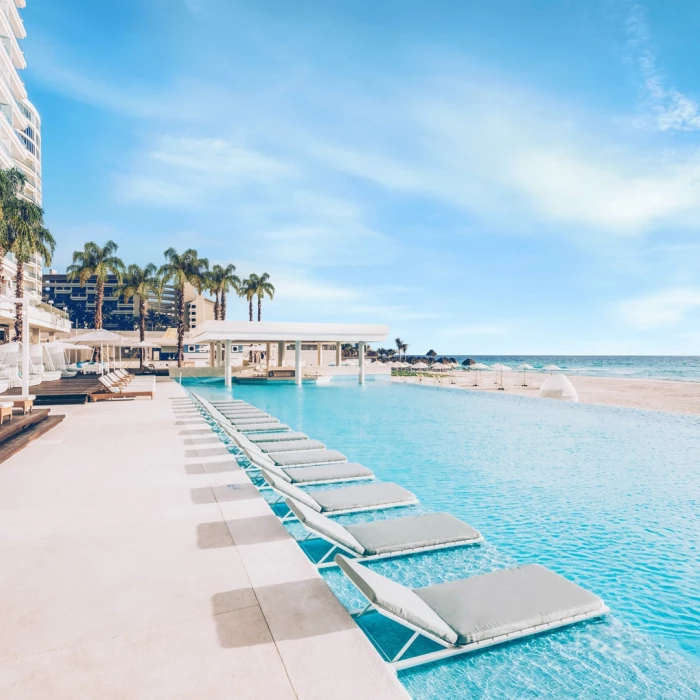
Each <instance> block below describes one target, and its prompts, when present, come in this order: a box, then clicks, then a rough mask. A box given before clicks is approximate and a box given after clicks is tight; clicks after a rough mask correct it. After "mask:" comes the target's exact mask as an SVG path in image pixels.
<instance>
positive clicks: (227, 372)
mask: <svg viewBox="0 0 700 700" xmlns="http://www.w3.org/2000/svg"><path fill="white" fill-rule="evenodd" d="M224 348H225V349H224V377H225V384H226V386H227V387H230V386H231V341H230V340H227V341H226V342H225V345H224Z"/></svg>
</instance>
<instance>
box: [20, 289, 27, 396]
mask: <svg viewBox="0 0 700 700" xmlns="http://www.w3.org/2000/svg"><path fill="white" fill-rule="evenodd" d="M22 396H23V397H24V398H25V399H26V398H27V397H28V396H29V299H27V297H26V296H25V297H23V298H22Z"/></svg>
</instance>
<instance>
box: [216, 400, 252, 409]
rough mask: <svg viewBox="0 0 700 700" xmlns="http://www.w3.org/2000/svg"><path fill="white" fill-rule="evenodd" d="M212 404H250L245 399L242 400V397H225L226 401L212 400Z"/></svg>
mask: <svg viewBox="0 0 700 700" xmlns="http://www.w3.org/2000/svg"><path fill="white" fill-rule="evenodd" d="M211 403H212V405H214V406H217V407H221V406H238V405H240V404H242V403H244V404H246V406H250V404H249V403H248V402H247V401H243V400H242V399H227V400H226V401H212V402H211Z"/></svg>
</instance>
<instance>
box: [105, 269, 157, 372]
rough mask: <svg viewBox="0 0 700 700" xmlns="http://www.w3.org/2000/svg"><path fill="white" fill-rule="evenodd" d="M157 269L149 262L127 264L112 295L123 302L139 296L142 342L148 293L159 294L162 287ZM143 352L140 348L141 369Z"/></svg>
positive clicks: (144, 334) (144, 332) (140, 335)
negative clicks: (143, 265) (120, 298)
mask: <svg viewBox="0 0 700 700" xmlns="http://www.w3.org/2000/svg"><path fill="white" fill-rule="evenodd" d="M157 271H158V269H157V268H156V266H155V265H154V264H153V263H149V264H148V265H146V267H143V268H141V267H139V266H138V265H129V269H128V270H127V271H126V274H125V275H124V277H123V279H122V283H121V284H120V285H119V286H118V287H117V288H116V289H115V290H114V296H116V297H120V296H123V297H124V302H128V301H129V300H130V299H133V298H134V297H135V296H137V297H138V298H139V339H140V340H141V342H142V343H143V342H144V340H146V317H147V314H148V296H149V294H156V295H160V294H161V293H162V288H163V287H162V284H161V280H160V278H159V277H158V276H157V275H156V273H157ZM144 354H145V348H141V360H140V367H141V369H143V357H144Z"/></svg>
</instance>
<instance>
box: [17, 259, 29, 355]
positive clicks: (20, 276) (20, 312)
mask: <svg viewBox="0 0 700 700" xmlns="http://www.w3.org/2000/svg"><path fill="white" fill-rule="evenodd" d="M15 286H16V289H15V292H16V294H17V296H18V297H20V298H21V297H23V296H24V263H23V262H22V261H21V260H18V261H17V275H16V277H15ZM23 317H24V304H15V340H18V341H20V342H25V340H26V342H29V338H24V337H23V334H22V320H23Z"/></svg>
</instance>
